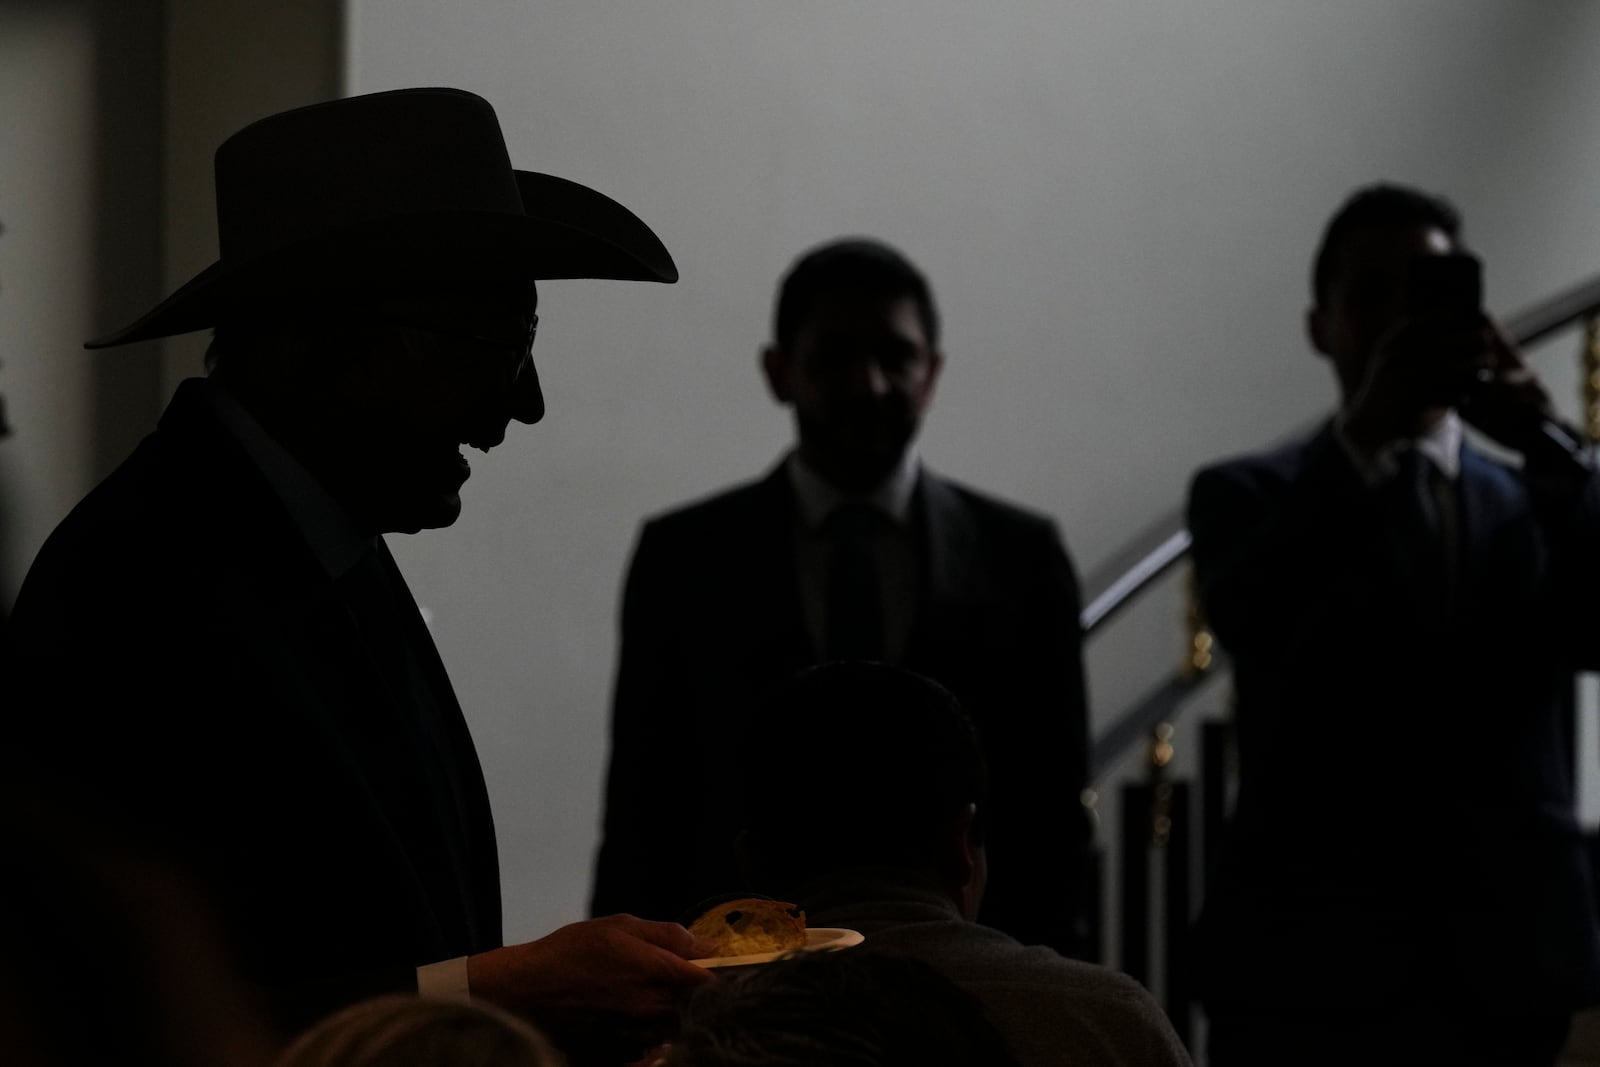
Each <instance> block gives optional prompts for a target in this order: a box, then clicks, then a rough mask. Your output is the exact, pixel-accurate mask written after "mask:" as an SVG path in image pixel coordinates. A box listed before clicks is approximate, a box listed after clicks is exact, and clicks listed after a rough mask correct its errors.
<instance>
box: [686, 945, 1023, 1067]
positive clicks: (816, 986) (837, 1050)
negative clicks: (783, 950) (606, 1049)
mask: <svg viewBox="0 0 1600 1067" xmlns="http://www.w3.org/2000/svg"><path fill="white" fill-rule="evenodd" d="M671 1044H672V1050H671V1053H670V1055H669V1056H668V1058H667V1061H666V1062H667V1064H668V1065H669V1067H758V1065H759V1067H814V1065H815V1064H824V1063H825V1064H829V1065H831V1067H902V1065H903V1067H913V1065H915V1067H925V1065H927V1064H931V1063H959V1064H962V1065H963V1067H1015V1065H1016V1063H1017V1061H1016V1059H1015V1058H1014V1057H1013V1056H1012V1054H1011V1052H1010V1051H1009V1050H1008V1049H1007V1047H1006V1044H1005V1041H1004V1039H1003V1038H1001V1036H1000V1034H999V1032H998V1031H996V1030H995V1028H994V1026H993V1024H991V1023H990V1021H989V1020H988V1018H987V1017H985V1016H984V1014H983V1009H982V1007H980V1005H979V1003H978V1001H977V1000H976V998H974V997H973V996H972V995H971V994H970V993H968V992H966V991H965V990H963V989H961V988H960V987H958V986H957V985H955V984H954V983H953V982H952V981H951V980H950V979H948V978H946V977H945V976H944V975H942V974H940V973H939V972H938V971H936V970H935V969H934V968H933V967H932V966H930V965H929V964H926V963H923V962H922V961H920V960H916V959H912V958H910V957H906V956H900V955H894V954H890V953H887V952H875V951H871V950H868V949H867V948H866V947H865V946H863V947H862V948H848V949H840V950H838V951H834V952H809V953H801V954H798V955H794V956H789V957H787V958H784V959H779V960H775V961H773V962H772V963H767V964H763V965H762V966H760V967H756V968H752V969H751V970H749V971H746V972H744V973H742V974H737V975H733V976H731V977H728V978H724V979H723V980H721V981H717V982H707V983H706V984H704V985H702V986H700V987H699V988H698V989H696V990H695V992H694V995H693V996H691V997H690V998H689V1001H688V1003H687V1004H686V1005H685V1007H684V1009H683V1011H682V1014H681V1020H680V1027H679V1032H678V1034H677V1036H675V1037H674V1038H673V1039H672V1043H671Z"/></svg>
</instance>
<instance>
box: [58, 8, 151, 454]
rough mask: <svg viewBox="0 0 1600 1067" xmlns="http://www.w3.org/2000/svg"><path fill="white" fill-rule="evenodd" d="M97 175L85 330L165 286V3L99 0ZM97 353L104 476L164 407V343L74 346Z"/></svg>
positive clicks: (96, 417)
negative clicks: (104, 348) (101, 348)
mask: <svg viewBox="0 0 1600 1067" xmlns="http://www.w3.org/2000/svg"><path fill="white" fill-rule="evenodd" d="M92 7H93V54H94V110H95V120H94V144H95V158H96V170H97V173H96V181H95V191H94V203H93V207H92V212H93V219H92V222H91V232H92V234H93V247H94V266H93V271H94V276H93V279H92V288H91V292H92V293H93V300H94V306H93V310H92V315H93V319H92V321H90V322H86V323H84V324H83V339H84V340H87V339H88V338H89V337H91V336H93V335H95V334H97V333H100V332H101V331H103V330H104V329H105V327H106V326H107V325H108V324H110V323H114V322H121V321H125V320H127V319H128V318H131V317H132V316H133V315H134V314H136V313H137V312H138V311H139V310H140V309H142V308H145V307H148V306H150V305H151V304H153V303H155V302H156V301H157V300H159V299H160V298H161V295H162V262H163V256H162V243H163V229H164V226H163V219H164V207H163V191H162V177H163V165H162V160H163V157H164V146H165V121H164V119H163V115H164V106H165V101H164V99H163V96H164V92H163V87H164V79H165V74H164V64H165V34H164V19H163V16H164V11H165V5H163V4H162V3H161V2H160V0H93V3H92ZM66 355H67V358H77V359H84V360H87V361H89V381H90V389H91V396H92V400H91V405H90V412H91V415H90V418H91V422H90V427H89V433H90V449H91V454H92V456H93V463H94V469H93V470H92V471H91V472H90V475H91V477H93V478H95V479H98V478H101V477H103V476H105V475H106V474H108V473H110V471H111V469H112V468H113V467H115V466H116V465H117V464H118V463H120V462H122V461H123V460H124V459H126V458H127V456H128V453H130V452H132V451H133V448H134V446H135V445H136V444H138V442H139V439H140V438H141V437H143V436H144V435H145V434H147V433H149V432H150V430H151V429H152V428H153V427H154V426H155V421H156V417H157V416H158V415H159V414H160V411H161V401H162V396H161V349H160V346H159V345H158V344H155V343H147V344H141V345H135V346H133V347H131V348H127V349H124V350H123V351H120V352H104V353H98V354H91V353H87V352H79V353H69V354H66Z"/></svg>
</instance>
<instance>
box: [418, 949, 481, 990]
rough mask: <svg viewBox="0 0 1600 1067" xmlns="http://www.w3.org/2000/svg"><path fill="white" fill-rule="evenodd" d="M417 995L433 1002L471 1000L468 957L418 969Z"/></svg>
mask: <svg viewBox="0 0 1600 1067" xmlns="http://www.w3.org/2000/svg"><path fill="white" fill-rule="evenodd" d="M417 994H418V995H419V996H424V997H429V998H431V999H433V1000H471V999H472V991H471V990H470V989H468V988H467V957H465V956H457V957H456V958H455V959H453V960H444V961H442V962H440V963H425V964H423V965H422V966H421V967H418V968H417Z"/></svg>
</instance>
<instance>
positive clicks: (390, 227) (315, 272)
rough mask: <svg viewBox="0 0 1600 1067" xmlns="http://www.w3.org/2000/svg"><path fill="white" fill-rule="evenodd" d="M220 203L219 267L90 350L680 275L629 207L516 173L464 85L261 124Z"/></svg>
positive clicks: (226, 154) (495, 129) (238, 142)
mask: <svg viewBox="0 0 1600 1067" xmlns="http://www.w3.org/2000/svg"><path fill="white" fill-rule="evenodd" d="M216 195H217V238H218V246H219V251H220V255H219V257H218V259H217V261H216V262H215V263H213V264H212V265H211V266H209V267H207V268H206V269H205V270H203V271H201V272H200V273H199V274H198V275H196V276H195V277H194V278H191V279H190V280H189V281H188V282H186V283H184V284H183V285H182V286H180V287H179V288H178V289H177V290H176V291H175V292H173V293H172V295H170V296H168V297H167V298H166V299H165V300H163V301H162V302H161V303H159V304H157V305H156V306H155V307H154V308H153V309H151V310H150V311H149V312H147V313H146V314H144V315H143V316H141V317H140V318H138V319H137V320H135V321H134V322H133V323H131V324H129V325H127V326H124V327H123V328H122V329H120V330H114V331H112V332H111V333H108V334H105V335H103V336H101V337H97V338H95V339H94V340H92V341H89V342H87V344H86V345H85V347H86V348H106V347H110V346H112V345H121V344H127V343H129V342H131V341H143V340H148V339H150V338H155V337H167V336H171V335H173V334H180V333H188V332H190V331H193V330H200V329H205V328H207V327H211V326H216V325H217V324H218V323H219V322H224V321H227V320H229V319H231V318H236V317H241V316H246V315H260V314H263V313H265V314H269V315H270V314H274V313H283V312H284V311H287V310H297V309H303V308H305V307H306V306H308V305H315V304H318V303H331V304H334V305H339V304H343V303H348V302H350V301H352V300H359V299H361V298H363V297H375V296H382V295H388V296H393V295H395V294H396V293H397V292H402V293H403V292H410V291H415V292H424V291H427V290H428V289H431V288H436V287H440V286H454V287H459V288H463V289H472V288H476V287H479V286H482V285H491V284H495V283H507V282H509V283H515V282H517V281H524V282H525V281H527V280H532V279H544V278H618V279H635V280H640V281H660V282H673V281H676V280H677V278H678V270H677V267H676V266H675V265H674V264H673V262H672V256H671V255H670V254H669V253H668V252H667V250H666V248H665V247H664V246H663V245H662V243H661V241H660V240H659V239H658V238H657V237H656V235H655V234H654V233H653V232H651V230H650V228H649V227H648V226H646V225H645V224H644V223H643V222H642V221H640V219H639V218H638V217H637V216H636V215H634V214H633V212H631V211H629V210H628V209H627V208H625V207H623V206H622V205H621V204H619V203H617V202H616V201H615V200H612V199H611V198H610V197H607V196H605V195H603V194H601V193H598V192H596V191H595V190H593V189H590V188H588V187H586V186H583V185H580V184H578V183H577V182H573V181H568V180H567V179H565V178H557V177H554V176H553V175H549V174H536V173H534V172H532V171H523V170H514V169H513V168H512V166H511V162H510V157H509V156H508V154H507V152H506V145H505V139H504V137H503V136H502V134H501V132H500V124H499V121H498V120H497V119H496V117H495V113H494V109H493V108H492V107H491V106H490V105H489V103H488V101H486V100H484V99H483V98H482V97H480V96H477V95H475V94H473V93H469V92H465V91H463V90H460V89H448V88H423V89H397V90H391V91H388V92H380V93H371V94H367V95H363V96H353V97H346V98H344V99H340V100H333V101H329V102H327V103H321V104H313V105H311V106H309V107H302V108H297V109H295V110H293V111H286V112H283V113H281V114H277V115H272V116H269V117H267V118H264V119H261V120H260V121H258V122H255V123H252V124H251V125H249V126H246V127H245V128H244V129H242V130H240V131H239V132H238V133H236V134H234V135H233V136H232V137H230V138H228V139H227V140H226V141H224V142H223V143H222V145H221V147H219V148H218V149H217V154H216Z"/></svg>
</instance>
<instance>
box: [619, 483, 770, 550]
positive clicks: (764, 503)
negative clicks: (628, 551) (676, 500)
mask: <svg viewBox="0 0 1600 1067" xmlns="http://www.w3.org/2000/svg"><path fill="white" fill-rule="evenodd" d="M792 514H793V503H792V500H791V497H790V492H789V487H788V484H787V482H786V481H785V479H784V475H783V469H782V468H781V467H779V468H777V469H776V470H773V471H771V472H769V473H768V474H766V475H765V476H763V477H761V478H756V479H753V480H751V481H748V482H742V483H740V484H738V485H735V486H731V487H727V488H723V489H719V490H716V491H714V492H711V493H707V494H705V495H704V496H701V497H698V498H696V499H694V500H690V501H687V502H685V503H683V504H678V505H676V506H674V507H671V508H669V509H667V510H665V511H660V512H657V513H656V514H654V515H651V516H649V517H648V518H646V519H645V522H644V528H645V530H646V531H647V532H649V533H651V534H652V535H654V536H660V537H666V538H676V537H684V536H692V537H696V538H699V537H704V536H707V535H711V534H715V533H716V532H717V531H725V532H727V533H733V532H735V531H737V532H739V533H740V534H743V533H744V532H745V531H747V530H748V529H749V524H750V521H751V519H752V518H753V517H766V518H768V519H771V520H772V521H779V520H781V521H784V522H787V521H788V520H789V518H790V517H791V516H792Z"/></svg>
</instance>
